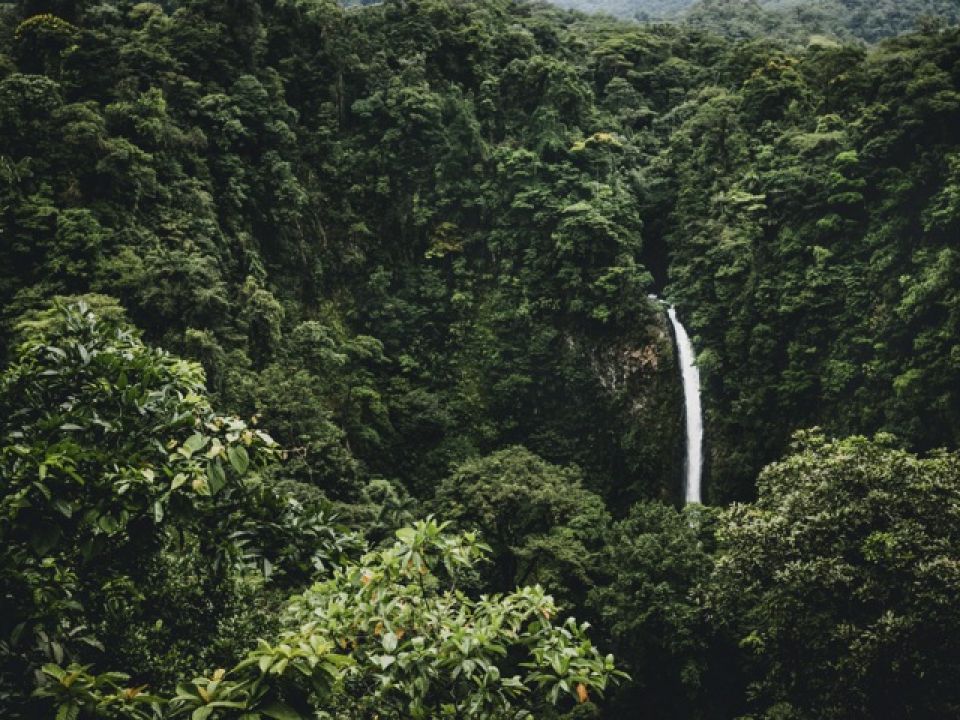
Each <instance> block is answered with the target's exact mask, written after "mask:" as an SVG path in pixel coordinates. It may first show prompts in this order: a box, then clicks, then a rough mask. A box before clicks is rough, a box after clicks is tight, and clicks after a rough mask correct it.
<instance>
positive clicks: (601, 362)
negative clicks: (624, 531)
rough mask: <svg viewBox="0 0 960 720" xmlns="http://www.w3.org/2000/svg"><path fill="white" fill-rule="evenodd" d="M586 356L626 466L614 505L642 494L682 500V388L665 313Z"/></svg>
mask: <svg viewBox="0 0 960 720" xmlns="http://www.w3.org/2000/svg"><path fill="white" fill-rule="evenodd" d="M586 354H587V355H588V357H589V362H590V366H591V368H592V371H593V373H594V375H595V377H596V379H597V381H598V382H599V385H600V387H601V388H602V390H603V392H605V393H606V394H607V395H608V396H609V400H610V407H611V411H612V412H613V413H615V415H616V423H615V424H614V427H615V428H616V429H617V434H618V447H619V450H620V452H621V453H622V455H623V458H622V466H623V467H622V473H621V477H620V478H619V479H618V483H617V485H616V487H614V488H613V489H612V492H611V497H610V498H609V500H610V501H611V502H612V504H613V507H627V506H628V505H629V504H630V503H632V502H635V501H636V500H639V499H642V498H646V499H651V498H656V499H660V500H664V501H668V502H676V503H679V502H681V501H682V497H683V488H682V475H683V450H684V427H683V391H682V387H681V383H680V373H679V368H678V365H677V357H676V351H675V348H674V342H673V335H672V333H671V331H670V328H669V321H668V320H667V316H666V312H665V311H659V310H658V311H657V312H656V313H654V314H653V320H652V321H651V322H649V323H647V324H646V325H644V326H642V327H638V328H637V329H636V330H635V331H634V333H633V334H632V335H631V336H630V337H625V338H618V339H617V341H616V342H612V343H610V344H607V345H604V346H602V347H594V348H590V349H589V350H588V351H587V352H586Z"/></svg>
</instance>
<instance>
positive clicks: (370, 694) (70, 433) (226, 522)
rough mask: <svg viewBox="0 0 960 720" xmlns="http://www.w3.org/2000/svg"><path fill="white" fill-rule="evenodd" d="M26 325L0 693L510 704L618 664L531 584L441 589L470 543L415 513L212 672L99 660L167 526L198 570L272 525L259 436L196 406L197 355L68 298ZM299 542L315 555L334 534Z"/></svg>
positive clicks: (9, 479) (224, 563) (68, 706)
mask: <svg viewBox="0 0 960 720" xmlns="http://www.w3.org/2000/svg"><path fill="white" fill-rule="evenodd" d="M105 310H107V311H108V312H110V311H112V312H114V313H116V312H117V309H116V307H115V306H110V305H109V304H107V305H106V306H105ZM23 332H24V333H25V334H26V336H27V339H26V340H25V342H23V344H22V345H21V346H20V349H19V351H18V358H17V362H15V363H14V364H13V365H11V366H10V367H9V368H8V369H7V370H6V372H4V374H3V375H2V377H0V399H2V403H3V408H4V410H5V418H6V421H5V425H4V428H3V431H4V440H5V442H6V443H7V444H5V445H4V446H3V449H2V458H3V462H4V467H3V471H4V472H3V478H4V480H3V483H2V485H0V488H2V496H0V497H2V505H0V507H2V509H3V515H2V518H0V520H2V522H0V532H2V536H0V539H2V540H3V550H2V552H3V556H2V560H3V563H2V568H3V571H2V572H3V580H4V591H3V592H4V594H3V598H2V600H3V605H2V607H3V611H4V612H3V620H2V622H3V623H4V627H3V636H2V637H3V638H4V642H3V645H2V647H0V649H2V655H0V660H2V663H3V664H2V666H0V670H2V672H3V679H4V695H3V697H2V698H0V700H3V702H4V705H5V707H7V708H8V709H9V710H10V711H11V712H13V713H15V714H18V713H25V714H27V715H29V713H37V712H42V710H41V708H42V707H43V705H42V704H41V705H39V706H38V705H36V703H35V702H34V701H31V700H29V699H28V697H27V695H28V694H29V687H30V686H31V685H32V684H33V682H34V679H33V678H34V677H35V678H39V679H40V683H39V687H38V689H37V691H36V692H35V693H34V696H35V697H36V698H37V699H38V701H39V702H41V703H42V702H43V701H44V700H49V701H52V703H53V704H54V705H55V706H56V708H57V713H58V715H57V716H58V717H61V718H68V719H69V718H77V717H78V716H79V715H80V713H81V712H82V713H84V717H103V718H115V717H116V718H121V717H122V718H149V717H155V716H167V715H169V716H171V717H178V716H181V715H183V714H189V715H190V716H191V717H192V718H193V720H205V719H206V718H208V717H233V716H236V713H237V712H239V713H240V714H241V715H242V716H243V717H244V718H247V719H248V720H253V719H254V718H260V717H273V718H281V719H282V720H286V718H293V717H306V716H308V715H311V714H312V713H313V712H314V710H316V709H317V708H328V709H329V710H330V712H332V713H334V714H337V715H338V716H343V717H357V713H361V712H366V711H367V710H372V709H373V708H376V710H377V712H378V713H379V714H380V717H387V716H388V715H387V714H386V713H387V712H388V709H389V708H394V711H393V712H394V714H393V715H389V716H390V717H398V718H399V717H418V718H426V717H439V716H443V717H452V718H479V717H503V718H506V717H525V716H528V715H529V712H530V709H531V708H532V709H536V708H537V707H539V706H540V705H541V704H543V705H545V706H554V705H559V704H563V703H564V702H566V703H569V704H572V703H574V702H581V703H582V702H585V701H586V700H587V699H588V697H589V695H590V694H591V693H594V694H600V693H601V692H602V691H603V689H604V688H605V686H606V685H607V683H608V682H609V681H610V680H611V679H613V678H616V677H618V676H621V675H622V673H620V672H618V671H617V670H615V668H614V666H613V659H612V657H611V656H607V657H606V658H604V657H602V656H600V654H599V653H598V652H597V650H596V649H595V648H594V647H593V645H592V644H591V642H590V641H589V640H588V639H587V637H586V634H585V631H586V626H584V625H578V624H576V623H575V622H574V621H572V620H570V621H567V622H565V623H562V624H554V623H553V622H552V619H553V618H554V617H555V616H556V615H557V608H556V606H555V605H554V603H553V601H552V599H551V598H550V597H549V596H548V595H546V594H545V593H544V592H543V591H542V590H541V589H540V587H539V586H536V587H532V588H523V589H519V590H517V591H516V592H513V593H510V594H508V595H505V596H499V595H495V596H480V597H479V598H472V597H469V596H468V595H466V594H464V593H463V592H461V591H458V590H457V589H456V581H457V578H458V577H460V576H461V575H465V574H466V575H469V574H470V572H471V570H472V567H473V565H474V564H475V563H477V562H479V561H480V560H481V559H482V558H483V555H484V552H485V548H484V546H482V545H480V544H479V543H478V542H477V541H476V538H475V537H473V536H471V535H453V534H451V533H449V532H446V531H445V527H444V526H443V525H441V524H439V523H437V522H436V521H434V520H427V521H423V522H420V523H417V524H415V525H414V526H413V527H408V528H405V529H403V530H400V531H398V532H397V542H396V543H395V544H394V545H393V546H392V547H390V548H387V549H384V550H379V551H376V552H373V553H370V554H368V555H365V556H364V557H363V558H362V559H361V560H360V562H359V564H351V563H347V564H342V562H343V561H342V559H338V561H337V562H336V564H337V565H338V567H337V568H336V569H335V570H333V573H332V576H331V577H330V579H329V580H327V581H325V582H321V583H319V584H318V585H316V586H315V587H313V588H312V589H311V590H309V591H307V592H306V593H304V594H303V595H301V596H298V597H297V598H295V599H294V600H293V601H292V602H291V603H290V605H289V607H288V609H287V611H286V614H285V618H284V620H283V622H282V627H281V628H280V629H279V631H278V633H279V634H278V635H277V636H276V637H275V638H273V639H272V641H271V642H267V641H264V640H261V641H260V642H259V645H258V647H257V649H256V650H253V651H252V652H249V653H246V657H245V658H244V659H242V660H241V661H240V662H238V663H237V664H235V665H234V666H233V667H232V669H230V670H229V671H228V670H226V669H220V670H217V671H215V672H213V673H212V674H211V675H210V676H209V677H203V678H198V679H196V680H194V681H193V682H192V683H187V684H181V685H180V686H179V687H178V690H177V693H176V695H175V696H174V697H172V698H170V699H169V700H165V699H163V698H162V688H160V691H161V692H160V693H157V692H152V693H151V692H147V691H146V690H147V686H146V685H145V684H138V683H137V678H138V677H141V678H142V677H144V676H149V675H150V674H151V673H150V669H149V668H147V667H142V666H141V667H131V668H130V669H129V674H120V673H116V672H102V671H100V672H98V670H100V669H101V668H102V666H103V665H104V664H105V663H110V664H113V663H116V662H117V661H123V660H125V659H133V658H136V657H137V653H136V650H135V649H134V648H133V647H132V646H135V645H136V643H137V642H138V638H139V637H140V636H139V635H138V632H137V631H139V630H143V629H144V627H143V625H145V624H146V623H145V622H144V618H143V617H138V616H137V615H136V614H128V613H125V612H124V610H125V609H126V607H127V606H126V605H124V604H123V603H119V609H118V610H117V611H116V612H115V613H114V615H111V607H112V606H114V605H116V604H118V602H119V601H118V599H117V598H116V597H115V595H116V594H117V593H118V592H119V591H118V588H123V587H128V588H130V587H132V588H133V589H134V590H135V591H137V592H140V593H143V594H146V596H147V600H154V601H160V602H161V603H163V602H169V601H171V600H172V599H171V598H169V597H166V596H164V595H163V594H162V593H163V591H164V589H165V588H163V587H149V584H150V583H151V582H157V581H158V580H160V581H163V580H166V581H167V582H169V579H168V578H158V577H156V576H155V575H153V576H152V575H151V574H150V573H149V571H144V570H143V569H141V568H143V567H144V566H146V567H148V568H149V567H150V559H151V558H153V557H156V556H158V555H162V554H163V553H164V551H169V547H168V545H167V544H168V543H171V542H175V540H174V537H173V536H177V539H176V541H177V542H180V543H183V542H184V540H183V539H182V536H185V535H189V536H190V537H191V538H192V540H193V542H194V543H196V544H197V545H198V546H199V548H200V550H201V552H202V554H203V555H204V556H205V557H207V558H208V560H209V565H208V567H207V568H206V573H205V574H201V575H200V577H199V578H198V580H199V581H200V582H212V583H213V585H214V587H215V588H216V587H218V586H222V585H225V584H226V585H229V584H230V583H231V582H237V581H238V580H239V579H241V578H242V576H243V574H244V573H247V574H249V573H251V572H254V568H251V567H250V566H249V565H245V564H244V560H245V559H246V556H245V555H244V554H243V552H242V550H243V546H242V545H240V544H239V543H238V542H237V541H236V540H237V537H238V536H239V537H240V538H243V539H244V540H249V533H250V532H252V533H253V537H254V538H257V537H258V532H257V531H258V530H259V529H260V524H263V525H269V523H268V522H267V521H265V520H264V521H261V523H257V522H256V521H257V519H258V513H263V512H264V511H268V510H269V509H270V508H271V507H274V508H275V507H277V505H278V503H277V502H276V500H277V492H278V490H277V488H275V487H274V486H272V485H270V484H269V483H268V482H265V481H264V478H263V476H262V474H261V473H262V472H263V471H264V470H265V469H266V468H267V466H268V465H269V463H270V461H271V460H272V459H273V458H274V456H275V455H276V453H277V450H276V447H275V443H274V442H273V440H272V439H271V438H270V436H269V435H267V434H266V433H265V432H263V431H261V430H256V429H252V428H250V427H247V425H245V424H244V423H243V422H241V421H240V420H238V419H235V418H224V417H220V416H217V415H215V414H214V413H213V412H212V410H211V409H210V406H209V404H208V401H207V399H206V397H205V393H204V390H203V386H202V381H203V375H202V372H201V371H200V369H199V367H198V366H197V365H196V364H194V363H190V362H186V361H182V360H179V359H176V358H173V357H171V356H170V355H168V354H166V353H164V352H161V351H157V350H153V349H151V348H149V347H148V346H146V345H144V344H143V343H142V342H141V341H140V340H139V339H138V338H137V337H136V335H135V334H134V333H132V332H131V331H130V329H129V328H124V327H123V326H122V325H118V324H117V323H116V322H113V323H111V322H101V321H99V320H98V319H97V317H96V315H95V314H94V313H93V312H91V311H90V309H89V308H88V307H87V306H86V305H84V304H79V305H75V306H68V307H57V308H55V309H53V310H51V311H48V312H46V313H42V314H40V315H39V316H38V317H35V318H34V319H32V320H31V321H29V322H26V323H24V325H23ZM254 468H258V469H259V470H260V473H256V472H254ZM279 504H280V505H282V503H279ZM251 521H253V522H252V523H251ZM251 524H252V525H253V526H252V527H251ZM301 524H302V523H301ZM295 527H299V526H298V525H295ZM237 528H245V529H246V532H245V533H244V532H240V533H238V532H237V531H236V529H237ZM266 536H267V537H270V535H269V533H267V534H266ZM312 541H313V542H314V543H315V544H316V547H313V548H311V549H313V550H315V551H316V552H319V551H321V550H326V551H327V556H329V555H330V552H329V551H330V549H331V547H330V546H331V544H332V543H329V542H326V543H325V542H323V541H320V542H318V541H317V538H312ZM177 547H179V546H177ZM334 547H335V546H334ZM174 549H177V548H176V547H175V548H174ZM271 551H272V552H271ZM268 555H269V556H271V557H273V559H274V562H277V553H276V547H272V546H271V547H267V548H265V549H264V552H263V554H262V555H261V556H260V559H266V558H267V556H268ZM282 557H283V555H282V553H281V558H282ZM141 583H145V584H146V585H147V586H141ZM128 600H129V599H128ZM174 602H175V601H174ZM181 602H182V601H181ZM176 609H177V608H176V607H157V608H155V609H154V611H155V612H160V613H169V612H170V611H176ZM180 609H181V610H186V611H187V612H190V611H191V610H193V611H195V609H191V608H188V607H187V606H186V605H180ZM224 610H225V609H223V608H212V609H211V610H210V611H207V612H201V616H200V618H199V619H198V623H197V625H198V626H202V625H204V624H206V625H208V629H207V633H206V635H199V634H198V635H195V636H193V637H182V636H180V633H182V632H183V631H190V630H194V629H195V628H194V627H192V626H190V625H189V624H186V625H185V626H181V627H174V628H171V629H170V630H168V633H169V635H168V636H169V637H170V640H172V641H173V642H175V643H183V642H184V641H186V642H187V643H188V644H190V645H192V646H193V647H189V645H188V647H187V648H186V650H187V651H196V650H197V649H198V647H197V646H199V649H202V646H203V644H204V643H205V642H207V643H211V644H215V642H214V638H215V635H216V633H217V631H218V630H219V629H220V628H218V626H217V622H218V621H221V622H222V620H223V619H224V615H225V612H224ZM101 613H103V614H104V615H102V616H101ZM110 620H112V621H113V622H122V623H124V625H125V627H126V628H127V632H125V633H124V632H117V631H115V630H114V631H112V635H110V636H109V637H104V636H103V635H102V634H100V633H97V632H96V630H97V629H98V626H99V627H103V628H105V629H106V630H107V632H111V631H110V629H109V625H110V623H109V622H108V621H110ZM98 621H99V622H98ZM11 622H12V623H14V625H13V626H10V627H8V624H9V623H11ZM138 624H141V626H140V627H137V625H138ZM131 625H133V626H134V627H130V626H131ZM209 626H212V627H209ZM258 629H259V630H270V622H269V621H261V623H260V625H259V628H258ZM7 638H9V640H7ZM246 639H247V640H248V641H251V645H252V637H250V636H248V637H247V638H246ZM71 659H72V660H73V662H69V660H71ZM139 659H141V660H142V659H143V658H142V657H141V658H139ZM187 659H189V656H188V657H186V658H184V657H181V658H178V659H177V660H178V666H179V667H178V668H176V669H181V668H182V666H183V664H184V661H185V660H187ZM205 659H207V660H215V659H217V658H215V657H211V656H208V657H207V658H205ZM44 660H47V661H48V662H44ZM91 660H92V661H93V662H90V661H91ZM154 674H155V673H154ZM241 711H242V712H241Z"/></svg>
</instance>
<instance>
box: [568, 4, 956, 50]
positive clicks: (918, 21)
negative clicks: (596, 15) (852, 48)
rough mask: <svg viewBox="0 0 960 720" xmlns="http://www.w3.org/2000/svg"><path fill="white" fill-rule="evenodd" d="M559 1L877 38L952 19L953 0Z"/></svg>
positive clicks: (738, 28)
mask: <svg viewBox="0 0 960 720" xmlns="http://www.w3.org/2000/svg"><path fill="white" fill-rule="evenodd" d="M558 4H559V5H563V6H564V7H570V8H575V9H577V10H582V11H584V12H602V13H608V14H610V15H614V16H616V17H620V18H627V19H633V20H641V21H656V20H670V21H684V22H688V23H690V24H692V25H694V26H697V27H702V28H704V29H709V30H712V31H714V32H719V33H721V34H723V35H726V36H728V37H734V38H746V37H756V36H758V35H776V36H781V37H790V38H795V39H805V38H807V37H809V36H810V35H832V36H835V37H838V38H843V39H855V38H859V39H862V40H866V41H868V42H876V41H877V40H881V39H883V38H885V37H892V36H895V35H900V34H902V33H904V32H908V31H910V30H914V29H917V28H922V27H925V26H929V25H931V24H932V25H936V24H956V23H957V22H958V20H960V3H958V2H956V0H876V1H874V0H699V1H698V2H691V1H690V0H560V1H559V2H558Z"/></svg>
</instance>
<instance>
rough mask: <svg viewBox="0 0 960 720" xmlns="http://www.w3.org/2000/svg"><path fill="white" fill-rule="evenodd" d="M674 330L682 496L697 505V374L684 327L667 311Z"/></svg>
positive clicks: (699, 439) (700, 461) (700, 415)
mask: <svg viewBox="0 0 960 720" xmlns="http://www.w3.org/2000/svg"><path fill="white" fill-rule="evenodd" d="M667 315H669V316H670V322H671V323H673V331H674V334H675V335H676V337H677V352H678V354H679V355H680V372H681V374H682V376H683V404H684V411H685V412H684V415H685V417H686V426H687V428H686V429H687V455H686V462H685V464H684V466H685V472H686V478H685V482H684V493H685V495H686V501H687V503H688V504H689V503H700V502H701V500H700V474H701V471H702V469H703V411H702V409H701V407H700V371H699V370H698V369H697V366H696V363H695V360H696V356H695V355H694V352H693V343H691V342H690V336H689V335H687V331H686V330H685V329H684V327H683V325H682V324H681V323H680V321H679V320H678V319H677V311H676V310H675V309H674V308H673V307H672V306H671V307H670V308H668V310H667Z"/></svg>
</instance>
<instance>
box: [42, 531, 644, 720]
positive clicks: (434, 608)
mask: <svg viewBox="0 0 960 720" xmlns="http://www.w3.org/2000/svg"><path fill="white" fill-rule="evenodd" d="M485 554H486V548H484V547H483V546H482V545H480V544H478V543H477V541H476V538H475V537H473V536H471V535H469V534H466V535H456V534H452V533H450V532H447V531H446V530H445V527H444V525H443V524H440V523H437V522H436V521H435V520H432V519H431V520H426V521H422V522H417V523H415V524H414V525H413V526H412V527H406V528H402V529H401V530H399V531H397V542H395V543H394V544H393V546H391V547H389V548H387V549H384V550H380V551H376V552H373V553H370V554H368V555H365V556H364V557H363V558H362V560H361V561H360V563H358V564H356V565H353V564H350V565H346V566H344V567H341V568H337V569H336V570H335V571H334V573H333V575H332V577H331V578H330V579H329V580H326V581H324V582H321V583H318V584H317V585H315V586H314V587H312V588H311V589H310V590H308V591H307V592H305V593H304V594H303V595H300V596H297V597H295V598H293V599H292V600H291V602H290V604H289V606H288V607H287V609H286V615H285V619H284V624H285V625H286V626H287V627H288V628H289V629H287V630H284V631H282V632H281V633H280V635H279V637H278V638H277V640H276V641H275V642H274V643H268V642H266V641H264V640H261V641H260V642H259V646H258V648H257V649H256V650H255V651H253V652H251V653H250V655H249V656H248V657H247V658H246V659H245V660H243V661H242V662H240V663H239V664H238V665H237V666H235V667H234V668H232V669H231V670H229V671H227V670H223V669H221V670H217V671H216V672H214V673H213V674H212V675H211V676H210V677H200V678H196V679H194V680H193V681H192V682H190V683H183V684H181V685H179V686H178V688H177V694H176V695H175V696H174V697H173V698H171V699H170V700H165V699H163V698H160V697H157V696H155V695H149V694H147V693H144V692H143V690H144V688H142V687H140V688H136V687H134V688H129V687H123V684H124V683H126V682H127V681H129V676H127V675H123V674H118V673H103V674H101V675H92V674H90V672H89V666H87V667H81V666H76V665H74V666H70V667H68V668H61V667H59V666H56V665H47V666H45V667H44V673H45V674H46V675H47V676H49V678H50V680H49V681H48V682H47V683H46V684H44V685H42V686H41V688H40V689H39V691H38V693H37V694H38V696H40V697H43V698H49V699H51V701H52V702H53V703H54V704H55V705H56V706H57V707H58V708H59V710H58V712H62V713H64V714H65V715H66V716H67V717H69V716H71V715H73V716H76V714H77V713H78V712H79V711H80V710H84V711H85V712H87V713H90V714H91V715H92V716H95V717H124V718H131V719H133V718H148V717H154V716H156V717H167V716H169V717H179V716H182V715H186V714H189V715H190V717H191V718H192V720H206V718H219V717H234V716H237V715H239V717H241V718H243V720H258V719H259V718H276V719H278V720H293V719H295V718H301V717H304V718H305V717H310V716H313V713H314V712H315V709H316V708H325V711H324V712H326V713H328V715H326V716H328V717H337V718H356V717H368V716H372V715H376V716H378V717H381V718H421V719H422V718H491V719H496V718H503V719H506V718H516V719H518V720H519V719H520V718H532V717H534V715H533V714H532V711H536V717H547V716H548V715H547V713H550V712H552V710H551V708H553V707H554V706H557V705H562V704H564V703H565V702H566V703H567V704H570V703H584V702H586V701H587V700H588V698H589V697H590V696H591V694H596V695H601V694H602V692H603V690H604V689H605V688H606V686H607V684H608V683H610V682H611V681H614V680H616V679H617V678H619V677H624V676H625V675H624V673H622V672H620V671H618V670H616V669H615V667H614V664H613V657H612V656H610V655H608V656H606V657H602V656H601V655H600V654H599V653H598V652H597V650H596V648H594V647H593V645H592V644H591V643H590V641H589V640H588V639H587V637H586V634H585V631H586V626H585V625H578V624H577V623H576V622H575V621H574V620H572V619H568V620H566V621H565V622H563V623H562V624H554V623H553V622H551V619H552V618H553V617H555V616H556V614H557V608H556V606H555V605H554V603H553V600H552V599H551V598H550V596H549V595H546V594H545V593H544V592H543V590H542V589H541V588H540V587H539V586H535V587H527V588H521V589H518V590H516V591H515V592H513V593H510V594H508V595H503V596H501V595H493V596H481V597H480V598H478V599H471V598H469V597H467V596H466V595H465V594H464V593H463V592H461V591H458V590H457V589H456V587H455V585H456V583H455V578H456V577H457V575H459V574H461V573H463V572H466V571H469V570H470V569H471V568H472V566H473V565H474V563H475V562H477V561H479V560H481V559H483V557H484V555H485Z"/></svg>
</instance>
